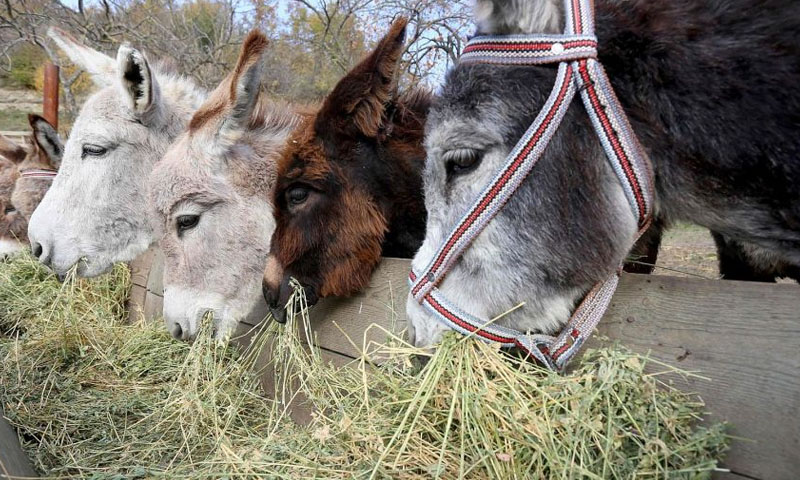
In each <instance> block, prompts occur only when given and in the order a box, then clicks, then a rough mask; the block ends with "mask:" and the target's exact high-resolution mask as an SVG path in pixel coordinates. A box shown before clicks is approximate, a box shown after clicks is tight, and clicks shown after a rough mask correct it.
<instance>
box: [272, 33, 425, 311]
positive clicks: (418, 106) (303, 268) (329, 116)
mask: <svg viewBox="0 0 800 480" xmlns="http://www.w3.org/2000/svg"><path fill="white" fill-rule="evenodd" d="M407 23H408V22H407V20H406V19H403V18H401V19H399V20H397V21H395V22H394V23H393V24H392V26H391V29H390V30H389V33H388V34H387V35H386V36H385V37H384V38H383V39H382V40H381V41H380V43H378V45H377V47H375V50H374V51H373V52H372V53H371V54H370V55H369V56H368V57H367V58H365V59H364V60H363V61H362V62H361V63H360V64H358V66H356V67H355V68H354V69H353V70H352V71H351V72H350V73H348V74H347V75H346V76H345V77H344V78H342V80H340V81H339V83H338V84H337V85H336V87H335V88H334V89H333V91H332V92H331V93H330V94H329V95H328V97H327V98H326V99H325V101H324V102H323V104H322V106H321V108H320V109H319V111H317V112H316V114H315V115H312V116H311V117H310V118H309V119H307V120H306V121H305V122H304V123H303V124H302V125H301V126H300V127H299V128H298V129H297V130H296V131H295V133H294V134H293V135H292V137H291V138H290V140H289V142H288V144H287V149H286V151H285V152H284V154H283V156H282V157H281V159H280V160H279V161H278V180H277V185H276V188H275V193H274V198H273V203H274V207H275V220H276V223H277V227H276V229H275V233H274V234H273V236H272V247H271V253H270V257H269V261H268V263H267V268H266V271H265V272H264V285H263V286H264V297H265V298H266V300H267V303H268V304H269V305H271V307H272V310H273V314H274V315H275V318H276V319H278V320H282V319H283V317H284V313H283V308H282V307H283V306H284V305H285V303H286V301H287V299H288V297H289V293H290V288H289V285H288V284H289V278H290V277H293V278H295V279H297V280H298V281H299V282H300V283H301V284H302V285H303V286H304V287H305V291H306V295H307V298H308V301H309V304H313V303H315V302H316V301H317V299H318V298H320V297H326V296H329V295H351V294H353V293H356V292H358V291H359V290H361V289H362V288H364V287H365V286H366V284H367V283H368V282H369V278H370V276H371V274H372V271H373V270H374V269H375V267H376V266H377V264H378V262H379V261H380V258H381V255H386V256H397V257H408V258H410V257H411V256H413V255H414V253H415V252H416V251H417V249H418V248H419V245H420V243H421V242H422V238H423V237H424V233H425V219H426V214H425V205H424V201H423V197H422V179H421V175H422V168H423V165H424V162H425V150H424V147H423V145H422V139H423V136H424V124H425V118H426V116H427V113H428V109H429V106H430V100H431V98H430V94H429V92H428V91H426V90H421V89H412V90H410V91H407V92H405V93H403V94H398V93H397V77H398V72H397V69H398V67H397V65H398V62H399V60H400V57H401V55H402V52H403V49H404V40H405V30H406V24H407Z"/></svg>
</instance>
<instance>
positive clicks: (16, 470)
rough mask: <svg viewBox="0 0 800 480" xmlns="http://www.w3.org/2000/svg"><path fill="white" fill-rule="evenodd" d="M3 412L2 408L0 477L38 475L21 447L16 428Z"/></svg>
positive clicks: (0, 422) (0, 419) (0, 413)
mask: <svg viewBox="0 0 800 480" xmlns="http://www.w3.org/2000/svg"><path fill="white" fill-rule="evenodd" d="M2 413H3V412H2V410H0V479H6V478H25V477H27V478H30V477H38V475H37V474H36V471H35V470H34V469H33V466H31V463H30V461H28V457H27V456H26V455H25V454H24V453H23V452H22V449H21V448H20V445H19V439H18V438H17V432H16V430H14V428H12V427H11V425H9V424H8V421H7V420H6V419H5V418H4V417H3V415H2Z"/></svg>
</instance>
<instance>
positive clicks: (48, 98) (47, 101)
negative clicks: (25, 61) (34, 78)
mask: <svg viewBox="0 0 800 480" xmlns="http://www.w3.org/2000/svg"><path fill="white" fill-rule="evenodd" d="M42 116H43V117H44V118H45V120H47V121H48V122H50V124H51V125H53V127H55V128H56V129H57V128H58V67H57V66H55V65H53V64H52V63H50V62H48V63H45V65H44V105H42Z"/></svg>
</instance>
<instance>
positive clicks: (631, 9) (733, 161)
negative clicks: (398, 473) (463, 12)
mask: <svg viewBox="0 0 800 480" xmlns="http://www.w3.org/2000/svg"><path fill="white" fill-rule="evenodd" d="M478 3H479V5H478V7H479V8H478V10H477V11H478V17H479V25H480V27H479V30H480V32H479V33H481V34H499V35H505V34H513V33H541V32H548V33H557V32H560V31H561V30H562V26H563V8H562V2H561V1H560V0H532V1H527V2H525V1H520V0H494V1H490V0H481V1H479V2H478ZM596 8H597V36H598V39H599V45H600V46H599V58H600V61H601V62H602V64H603V65H604V67H605V69H606V71H607V72H608V75H609V77H610V79H611V83H612V85H613V86H614V89H615V90H616V92H617V95H618V96H619V98H620V101H621V103H622V105H623V107H624V108H625V110H626V112H627V114H628V117H629V119H630V121H631V123H632V125H633V128H634V131H635V132H636V133H637V135H638V137H639V139H640V140H641V142H642V144H643V146H644V148H645V149H646V150H647V151H648V153H649V155H650V158H651V160H652V164H653V169H654V173H655V182H656V190H657V191H656V215H657V217H658V218H659V219H661V220H663V221H666V222H667V223H670V222H674V221H687V222H691V223H696V224H699V225H703V226H705V227H708V228H709V229H711V230H712V231H715V232H718V234H720V235H722V236H724V238H725V239H729V240H731V241H733V242H735V243H736V245H738V247H737V248H740V249H742V250H743V251H746V252H747V254H746V259H745V260H746V261H747V262H755V263H760V264H767V263H770V264H771V265H772V267H771V268H772V269H773V270H779V271H780V270H781V268H783V267H786V268H785V270H784V271H786V270H791V268H795V267H791V265H794V266H796V265H800V135H798V133H800V90H798V89H797V88H796V86H797V85H798V82H800V44H799V42H798V41H797V32H798V31H800V4H798V3H797V2H790V1H788V0H759V1H757V0H729V1H720V0H717V1H701V0H676V1H671V2H653V1H647V0H626V1H622V0H598V1H597V2H596ZM554 77H555V69H554V68H553V67H550V66H543V67H514V66H502V67H501V66H491V65H459V66H457V67H456V68H455V69H454V70H453V71H451V72H450V73H449V75H448V77H447V81H446V85H445V86H444V88H443V90H442V95H441V98H439V100H438V101H437V103H436V105H435V107H434V108H433V110H432V112H431V115H430V118H429V121H428V139H427V148H428V159H427V162H426V173H425V195H426V205H427V208H428V214H429V221H428V228H427V234H426V238H425V242H424V243H423V246H422V247H421V249H420V252H419V254H418V255H417V257H415V260H414V266H415V268H416V269H419V270H422V269H423V268H424V267H425V266H426V264H427V262H428V261H429V260H430V258H431V257H432V256H433V253H434V252H435V250H436V249H437V248H438V246H439V244H440V243H441V241H442V240H443V238H444V236H445V235H446V234H447V233H448V232H449V229H450V228H451V227H452V225H454V224H455V223H456V221H457V220H458V218H459V217H460V215H462V214H463V212H464V211H465V210H466V208H467V207H468V206H469V205H470V204H471V202H472V201H473V200H474V198H475V197H476V196H477V194H478V192H479V190H480V189H481V188H482V187H483V186H484V185H485V184H486V182H487V181H488V179H489V178H490V177H491V175H493V174H494V172H495V171H497V169H498V168H500V165H502V164H503V163H504V160H505V156H506V155H507V154H508V152H509V151H510V150H511V149H512V148H513V146H514V145H515V143H516V142H517V141H518V139H519V138H520V137H521V136H522V134H523V132H524V131H525V130H526V129H527V128H528V126H529V125H530V124H531V122H532V120H533V119H534V117H535V116H536V115H537V114H538V113H539V110H540V109H541V107H542V105H543V103H544V100H545V98H546V97H547V95H548V94H549V93H550V90H551V89H552V88H553V83H554ZM453 152H459V153H457V154H453ZM464 152H468V153H464ZM454 158H460V160H458V162H459V169H457V170H453V169H451V168H450V166H451V163H452V162H453V159H454ZM465 158H467V161H465V160H464V159H465ZM465 165H466V168H465ZM634 232H635V226H634V224H633V219H632V218H631V214H630V211H629V208H628V206H627V205H626V202H625V200H624V197H622V195H621V187H620V185H619V182H618V181H617V180H616V178H615V176H614V174H613V172H612V171H611V169H610V167H609V165H608V164H607V160H606V158H605V155H604V153H603V151H602V149H601V148H600V145H599V141H598V139H597V137H596V134H595V133H594V131H593V129H592V127H591V125H590V121H589V118H588V116H587V114H586V112H585V110H584V108H583V106H582V105H581V104H580V102H579V101H577V102H574V103H573V104H572V106H571V107H570V109H569V111H568V112H567V115H566V117H565V119H564V121H563V123H562V124H561V127H560V129H559V130H558V132H557V133H556V135H555V136H554V138H553V140H552V142H551V144H550V145H549V146H548V148H547V150H546V151H545V153H544V155H543V156H542V158H541V160H540V161H539V164H538V165H537V166H536V168H535V169H534V170H533V172H532V173H531V175H530V176H529V177H528V178H527V179H526V181H525V183H524V184H523V186H522V187H521V189H520V190H519V191H518V192H517V194H516V195H515V197H513V198H512V199H511V200H510V201H509V203H508V204H507V205H506V207H505V208H504V210H502V211H501V212H500V214H499V215H498V216H497V217H496V218H495V219H494V220H493V221H492V223H491V224H490V227H489V228H487V230H485V231H484V232H483V233H482V234H481V235H480V236H478V237H477V238H476V240H475V241H474V243H473V244H472V247H471V248H470V249H468V250H467V251H466V253H465V254H464V256H463V257H462V259H461V261H460V262H459V263H458V264H457V265H456V266H455V267H454V268H453V270H452V271H451V272H450V273H449V274H448V276H447V277H446V278H445V279H444V281H443V283H442V284H440V289H441V290H442V292H443V294H444V295H445V296H447V297H449V298H451V299H452V300H453V301H455V302H459V305H460V306H462V308H464V309H465V310H467V311H470V312H471V313H473V314H475V315H479V316H484V317H485V318H494V317H495V316H496V315H499V314H501V313H503V312H505V311H507V310H509V309H510V308H512V307H514V306H515V305H517V304H519V302H525V305H524V307H522V308H520V309H518V310H515V311H514V312H512V313H510V314H508V315H506V316H505V317H503V318H502V319H500V320H499V321H498V323H499V324H503V325H508V326H512V327H515V328H517V329H520V330H531V331H547V332H552V331H555V330H557V329H558V328H560V327H561V326H562V325H563V324H564V323H565V322H566V320H567V319H568V317H569V312H570V311H571V310H572V308H573V307H574V305H575V302H576V301H577V300H578V299H580V298H581V297H582V296H583V294H584V293H585V292H586V291H588V289H589V288H591V286H592V285H594V284H595V283H596V282H598V281H599V280H601V279H602V278H604V277H605V276H606V275H608V274H609V273H610V272H611V271H612V270H613V269H614V268H616V266H617V265H618V263H619V261H620V260H621V259H622V258H623V257H624V256H625V254H626V253H627V252H628V250H629V249H630V245H631V243H632V241H633V234H634ZM408 311H409V318H410V320H411V324H412V327H413V328H412V335H415V340H416V343H417V344H419V345H425V344H429V343H432V342H434V341H436V340H437V339H438V338H439V336H440V334H441V333H442V331H443V330H444V328H443V327H441V326H439V325H438V324H437V323H436V320H434V319H433V318H432V317H431V316H430V315H429V314H428V313H427V312H426V311H425V310H423V309H422V307H421V306H420V305H419V304H417V303H416V301H415V300H414V299H413V298H410V299H409V302H408Z"/></svg>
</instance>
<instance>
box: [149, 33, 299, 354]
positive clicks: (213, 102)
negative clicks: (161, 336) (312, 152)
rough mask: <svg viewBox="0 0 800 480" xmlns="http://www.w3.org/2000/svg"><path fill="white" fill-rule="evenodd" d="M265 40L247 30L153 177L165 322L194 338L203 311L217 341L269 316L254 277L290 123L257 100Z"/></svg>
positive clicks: (288, 115)
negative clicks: (228, 69) (229, 66)
mask: <svg viewBox="0 0 800 480" xmlns="http://www.w3.org/2000/svg"><path fill="white" fill-rule="evenodd" d="M266 47H267V39H266V37H265V36H264V35H263V34H262V33H260V32H252V33H251V34H250V35H249V36H248V37H247V39H246V40H245V42H244V44H243V45H242V50H241V53H240V54H239V60H238V62H237V65H236V69H235V70H234V71H233V72H232V73H231V74H230V75H229V76H228V77H227V78H226V79H225V80H223V81H222V83H221V84H220V85H219V86H218V87H217V89H216V90H215V91H214V92H213V93H212V94H211V96H210V97H209V99H208V101H207V102H206V103H205V104H203V105H202V106H201V107H200V109H199V110H198V111H197V112H196V113H195V115H194V116H193V117H192V119H191V121H190V123H189V129H188V131H187V132H185V133H184V134H183V135H181V136H180V137H179V138H178V140H177V141H176V142H175V144H174V145H172V147H171V148H170V149H169V151H168V152H167V154H166V156H165V157H164V160H162V161H161V162H160V163H159V165H158V166H157V168H156V169H155V170H154V171H153V173H152V175H151V177H150V184H149V188H150V203H151V205H152V208H153V210H154V211H155V212H156V213H155V218H156V219H157V223H158V228H159V229H163V231H159V236H160V240H159V245H160V247H161V249H162V250H163V251H164V255H165V270H164V287H165V288H164V320H165V321H166V323H167V328H168V329H169V330H170V331H171V332H172V334H173V336H175V337H176V338H183V339H186V340H189V339H192V338H194V336H195V335H196V334H197V331H198V326H199V324H200V321H201V319H202V317H203V315H204V314H205V313H206V312H209V311H210V312H213V314H214V323H215V324H214V329H215V332H216V336H217V337H220V338H221V337H223V336H225V335H228V334H229V333H232V332H233V330H234V329H235V327H236V326H237V324H238V322H239V320H242V319H244V318H246V317H248V316H250V317H251V318H252V319H253V320H256V321H259V320H262V319H263V318H264V317H265V316H266V305H265V304H264V299H263V297H262V295H261V288H260V286H261V282H260V278H261V273H262V272H263V270H264V265H265V264H266V261H267V254H268V253H269V239H270V237H271V236H272V232H273V230H274V228H275V222H274V220H273V216H272V207H271V206H270V203H269V201H270V196H271V194H272V189H273V187H274V185H275V162H276V161H277V158H278V156H279V153H280V151H281V149H282V148H283V146H284V145H285V143H286V137H287V136H288V135H289V133H290V131H291V129H292V128H293V127H294V126H295V123H296V121H297V116H296V115H295V114H294V113H293V112H292V111H291V110H290V109H289V108H288V107H287V106H285V105H279V104H275V103H271V102H267V101H266V100H265V99H261V98H260V89H261V79H262V70H263V68H264V53H265V50H266Z"/></svg>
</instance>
